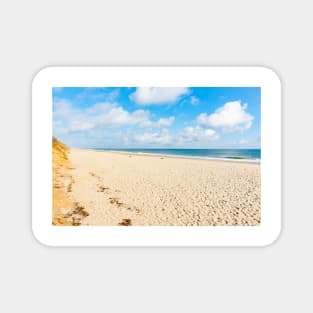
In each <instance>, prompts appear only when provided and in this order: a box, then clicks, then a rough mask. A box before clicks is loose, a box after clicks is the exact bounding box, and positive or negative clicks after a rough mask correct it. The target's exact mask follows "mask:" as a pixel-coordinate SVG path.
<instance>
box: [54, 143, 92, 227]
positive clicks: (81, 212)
mask: <svg viewBox="0 0 313 313" xmlns="http://www.w3.org/2000/svg"><path fill="white" fill-rule="evenodd" d="M69 151H70V149H69V148H68V147H67V146H66V145H64V144H63V143H62V142H60V141H59V140H57V139H56V138H55V137H53V138H52V224H53V225H58V226H78V225H80V224H81V221H82V219H83V218H85V217H86V216H88V215H89V213H88V212H87V211H86V210H85V208H84V207H82V206H81V205H80V204H79V203H78V202H76V201H75V199H74V197H73V195H72V185H73V183H74V179H73V176H72V175H71V170H73V167H72V164H71V161H70V160H69V158H68V154H69Z"/></svg>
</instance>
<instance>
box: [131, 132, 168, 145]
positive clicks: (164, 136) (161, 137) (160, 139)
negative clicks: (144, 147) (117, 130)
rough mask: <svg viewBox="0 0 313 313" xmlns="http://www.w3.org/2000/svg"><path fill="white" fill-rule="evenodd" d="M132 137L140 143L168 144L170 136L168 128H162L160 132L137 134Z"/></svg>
mask: <svg viewBox="0 0 313 313" xmlns="http://www.w3.org/2000/svg"><path fill="white" fill-rule="evenodd" d="M134 139H135V141H137V142H138V143H140V144H159V145H165V144H169V143H170V142H171V139H172V138H171V136H170V134H169V132H168V130H167V129H163V130H162V131H161V132H154V133H143V134H137V135H136V136H135V137H134Z"/></svg>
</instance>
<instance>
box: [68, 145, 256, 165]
mask: <svg viewBox="0 0 313 313" xmlns="http://www.w3.org/2000/svg"><path fill="white" fill-rule="evenodd" d="M71 149H72V150H79V151H84V150H86V151H96V152H108V153H117V154H123V155H134V156H148V157H167V158H174V159H190V160H200V161H218V162H233V163H247V164H261V159H248V158H247V159H245V158H242V159H241V158H240V159H235V158H217V157H216V158H215V157H197V156H183V155H173V154H163V153H147V152H132V151H122V150H102V149H93V148H86V149H81V148H71Z"/></svg>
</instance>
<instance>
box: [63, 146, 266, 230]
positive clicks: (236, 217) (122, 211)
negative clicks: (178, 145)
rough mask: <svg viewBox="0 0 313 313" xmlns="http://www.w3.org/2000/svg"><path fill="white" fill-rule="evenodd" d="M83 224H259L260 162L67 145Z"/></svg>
mask: <svg viewBox="0 0 313 313" xmlns="http://www.w3.org/2000/svg"><path fill="white" fill-rule="evenodd" d="M68 156H69V160H70V162H71V169H70V170H69V171H70V176H71V177H72V179H73V181H72V184H71V190H70V192H69V196H70V198H71V199H73V201H76V202H77V206H78V207H81V208H82V209H83V210H84V212H88V214H89V215H88V214H85V215H84V216H82V218H81V219H80V220H79V224H81V225H112V226H114V225H115V226H116V225H121V226H131V225H135V226H137V225H151V226H167V225H168V226H170V225H177V226H179V225H181V226H188V225H190V226H197V225H201V226H205V225H212V226H213V225H259V224H260V165H259V164H249V163H240V162H223V161H212V160H209V161H208V160H196V159H184V158H174V157H161V156H147V155H136V154H127V153H114V152H104V151H92V150H76V149H71V151H70V152H69V153H68Z"/></svg>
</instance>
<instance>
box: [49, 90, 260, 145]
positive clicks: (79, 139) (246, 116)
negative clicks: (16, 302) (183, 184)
mask: <svg viewBox="0 0 313 313" xmlns="http://www.w3.org/2000/svg"><path fill="white" fill-rule="evenodd" d="M52 97H53V135H54V136H56V137H57V138H59V139H60V140H62V141H63V142H64V143H66V144H67V145H69V146H71V147H79V148H116V149H117V148H120V149H122V148H259V147H260V127H261V123H260V122H261V121H260V114H261V111H260V104H261V89H260V88H259V87H172V88H170V87H139V88H135V87H134V88H128V87H121V88H85V87H82V88H78V87H63V88H59V87H56V88H53V90H52Z"/></svg>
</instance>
